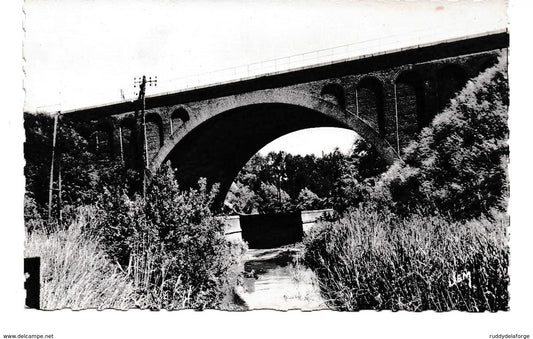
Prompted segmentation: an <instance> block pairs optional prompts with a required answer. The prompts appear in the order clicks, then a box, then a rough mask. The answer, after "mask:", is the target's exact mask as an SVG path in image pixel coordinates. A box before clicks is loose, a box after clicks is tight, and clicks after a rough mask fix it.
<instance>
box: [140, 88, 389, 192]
mask: <svg viewBox="0 0 533 339" xmlns="http://www.w3.org/2000/svg"><path fill="white" fill-rule="evenodd" d="M265 92H266V94H268V95H265ZM313 127H340V128H347V129H351V130H353V131H355V132H356V133H358V134H359V135H360V136H361V137H363V138H364V139H365V140H367V141H368V142H369V143H371V144H373V145H374V146H375V147H376V150H377V151H378V152H379V153H380V155H381V156H382V158H383V159H384V160H385V161H386V162H387V163H389V164H390V163H392V162H394V161H395V160H396V159H397V158H398V157H397V154H396V153H395V151H394V149H393V148H392V147H391V146H390V145H389V144H388V143H387V142H386V141H385V140H384V139H383V138H381V137H380V135H379V132H378V131H376V130H374V129H373V128H372V127H371V126H370V125H369V124H368V123H366V122H365V121H364V120H362V119H360V118H358V117H356V116H355V115H353V114H351V113H350V112H347V111H346V110H343V109H340V108H339V106H338V105H335V104H333V103H330V102H328V101H326V100H323V99H320V98H316V97H313V96H309V95H306V94H303V93H297V92H289V91H287V90H282V89H272V90H269V91H262V92H261V93H260V94H258V93H254V92H250V93H245V94H243V95H239V96H238V97H231V98H222V99H221V102H217V103H216V105H213V106H208V107H205V108H204V109H203V111H201V112H198V113H197V114H195V115H194V117H193V116H191V120H190V121H189V123H188V124H185V125H183V126H182V128H180V129H178V130H176V131H175V132H174V133H173V135H172V137H171V138H170V139H168V140H167V141H166V142H165V144H164V145H163V147H162V148H161V149H160V150H159V152H158V154H157V155H156V156H155V157H154V158H153V160H152V162H151V165H150V173H155V172H156V171H157V169H158V168H159V167H160V166H161V164H162V163H163V162H166V161H170V162H171V164H172V167H174V168H177V175H178V182H179V183H180V185H181V186H182V187H185V188H186V187H190V186H192V185H194V184H195V183H196V182H197V180H198V178H200V177H205V178H207V180H208V183H211V184H212V183H219V184H220V190H219V196H218V197H217V199H216V203H217V202H218V203H221V202H222V201H223V200H224V197H225V196H226V193H227V191H228V190H229V187H230V185H231V183H232V182H233V180H234V178H235V176H236V175H237V174H238V172H239V171H240V169H241V168H242V167H243V166H244V165H245V164H246V162H247V161H248V160H249V159H250V158H251V157H252V156H253V155H254V154H255V153H257V152H258V151H259V150H260V149H261V148H262V147H263V146H265V145H267V144H268V143H270V142H271V141H273V140H275V139H277V138H279V137H281V136H283V135H285V134H288V133H291V132H294V131H298V130H302V129H306V128H313Z"/></svg>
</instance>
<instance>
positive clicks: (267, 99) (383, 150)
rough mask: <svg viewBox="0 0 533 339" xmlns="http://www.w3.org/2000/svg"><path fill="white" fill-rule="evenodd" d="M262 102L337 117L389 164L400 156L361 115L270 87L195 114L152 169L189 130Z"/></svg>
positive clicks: (168, 142)
mask: <svg viewBox="0 0 533 339" xmlns="http://www.w3.org/2000/svg"><path fill="white" fill-rule="evenodd" d="M260 104H286V105H291V106H297V107H301V108H304V109H310V110H314V111H316V112H319V113H320V114H323V115H326V116H328V117H329V118H332V119H334V120H335V121H337V122H339V123H340V124H341V125H343V126H345V127H346V128H348V129H352V130H353V131H354V132H356V133H357V134H359V135H360V136H361V137H362V138H364V139H365V140H366V141H367V142H369V143H371V144H372V145H374V147H375V148H376V150H377V151H378V153H379V154H380V155H381V156H382V158H383V159H384V160H385V161H386V162H387V163H389V164H392V163H393V162H394V161H395V160H397V159H399V157H398V155H397V153H396V152H395V150H394V148H393V147H392V146H391V145H390V144H389V143H388V142H387V141H386V140H385V139H383V138H382V137H381V136H380V135H379V132H378V131H376V130H375V129H374V128H372V127H371V126H370V125H369V124H368V123H367V122H366V121H364V120H363V119H361V118H359V117H357V116H356V115H355V114H353V113H352V112H349V111H347V110H345V109H342V108H341V107H339V105H335V104H334V103H331V102H329V101H327V100H324V99H322V98H319V97H315V96H312V95H310V94H308V93H305V92H300V91H291V90H287V89H269V90H261V91H257V92H248V93H244V94H240V95H237V96H230V97H224V98H219V99H218V100H214V101H212V102H210V103H209V104H207V105H205V106H204V107H202V108H201V109H199V110H197V111H195V114H194V115H191V117H190V120H189V121H187V123H186V124H184V125H182V126H181V127H180V128H179V129H177V130H176V131H174V133H173V134H172V135H171V136H170V137H169V138H168V139H166V140H165V142H164V144H163V146H162V147H161V148H160V149H159V151H158V152H157V153H156V154H155V156H154V157H153V158H152V160H151V162H150V165H149V171H150V173H155V172H156V171H157V169H158V168H159V167H160V166H161V165H162V164H163V163H164V162H165V161H166V159H167V157H168V155H169V154H170V152H171V151H172V150H173V149H174V147H176V145H178V143H180V141H181V140H183V139H184V138H185V137H186V136H187V135H188V134H189V133H191V132H192V131H193V130H195V129H197V128H201V127H202V124H203V123H204V122H207V121H208V120H209V119H211V118H213V117H215V116H218V115H220V114H223V113H224V112H226V111H230V110H233V109H236V108H240V107H245V106H251V105H260Z"/></svg>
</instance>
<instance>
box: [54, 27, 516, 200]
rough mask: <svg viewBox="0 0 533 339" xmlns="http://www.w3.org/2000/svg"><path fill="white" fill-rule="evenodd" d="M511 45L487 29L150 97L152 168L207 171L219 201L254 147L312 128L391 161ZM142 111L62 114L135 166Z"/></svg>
mask: <svg viewBox="0 0 533 339" xmlns="http://www.w3.org/2000/svg"><path fill="white" fill-rule="evenodd" d="M508 44H509V35H508V33H507V32H506V31H501V32H493V33H488V34H485V35H482V36H476V37H466V38H461V39H456V40H452V41H444V42H436V43H433V44H428V45H424V46H413V47H409V48H404V49H401V50H393V51H389V52H384V53H380V54H374V55H366V56H361V57H357V58H354V59H349V60H342V61H338V62H332V63H328V64H320V65H316V66H312V67H305V68H301V69H294V70H289V71H284V72H278V73H270V74H265V75H262V76H258V77H253V78H247V79H240V80H238V81H232V82H227V83H221V84H216V85H210V86H205V87H199V88H193V89H188V90H184V91H178V92H173V93H166V94H162V95H154V96H147V97H146V108H147V109H146V131H147V133H146V137H147V141H148V142H147V146H148V161H149V166H148V167H149V173H155V171H157V169H158V168H159V167H160V166H161V164H162V163H164V162H166V161H170V162H171V163H172V166H173V167H175V168H177V169H178V172H177V173H178V180H179V182H180V183H181V184H182V185H183V186H185V187H187V186H190V185H192V184H194V183H196V182H197V180H198V178H200V177H206V178H207V179H208V181H209V182H211V183H215V182H217V183H220V187H221V190H220V191H221V197H220V198H221V199H223V198H224V196H225V194H226V192H227V190H228V189H229V187H230V185H231V183H232V181H233V179H234V178H235V176H236V175H237V173H238V171H239V170H240V169H241V168H242V167H243V166H244V165H245V164H246V162H247V161H248V160H249V159H250V157H252V156H253V155H254V154H255V153H256V152H257V151H258V150H260V149H261V148H262V147H263V146H265V145H266V144H268V143H269V142H271V141H273V140H275V139H276V138H278V137H280V136H282V135H285V134H287V133H290V132H293V131H297V130H300V129H305V128H311V127H341V128H348V129H352V130H354V131H355V132H356V133H358V134H359V135H360V136H361V137H363V138H364V139H366V140H367V141H369V142H370V143H372V144H373V145H374V146H375V147H376V149H377V150H378V151H379V152H380V154H381V155H382V156H383V158H384V159H385V160H386V161H387V162H389V163H392V162H393V161H394V160H395V159H397V158H401V156H402V148H403V147H404V146H406V144H407V143H408V142H409V140H411V139H412V138H413V137H414V136H415V135H416V134H417V133H418V132H419V131H420V130H421V129H422V128H423V127H424V126H427V125H428V124H429V123H430V122H431V120H432V118H433V117H434V116H435V114H437V113H438V112H439V111H440V110H442V109H443V108H444V107H445V106H446V105H447V104H448V103H449V101H450V99H451V98H452V97H453V95H454V94H455V93H456V92H457V91H459V90H460V89H461V88H462V87H463V86H464V85H465V84H466V82H467V81H468V79H470V78H472V77H474V76H476V75H477V74H479V73H480V72H482V71H483V70H484V69H486V68H488V67H490V66H491V65H493V64H494V63H495V62H496V61H497V59H498V57H499V56H500V55H503V57H506V55H507V48H508ZM139 108H140V107H139V104H138V103H137V102H136V101H124V102H119V103H113V104H108V105H103V106H98V107H90V108H84V109H77V110H72V111H68V112H63V116H64V117H67V118H72V119H84V120H93V121H95V123H94V126H95V127H94V131H93V134H92V136H91V140H93V144H94V147H95V148H96V149H98V151H99V152H103V153H105V154H106V156H107V155H109V156H112V157H122V159H124V161H125V162H126V163H128V164H131V165H133V164H134V163H135V161H137V162H138V161H139V160H138V159H139V154H141V155H142V138H143V133H142V129H141V128H140V127H139V126H140V124H139V121H140V119H139V113H138V111H139ZM135 159H137V160H135Z"/></svg>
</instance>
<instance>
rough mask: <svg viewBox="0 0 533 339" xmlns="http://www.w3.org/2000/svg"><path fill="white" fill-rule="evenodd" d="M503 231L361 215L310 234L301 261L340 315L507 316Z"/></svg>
mask: <svg viewBox="0 0 533 339" xmlns="http://www.w3.org/2000/svg"><path fill="white" fill-rule="evenodd" d="M507 226H508V219H507V217H505V216H504V215H502V214H498V215H494V216H492V217H491V218H487V217H482V218H480V219H477V220H472V221H468V222H466V224H460V223H458V222H449V221H447V220H445V219H444V218H443V217H424V216H419V215H415V216H412V217H410V218H408V219H401V218H399V217H396V216H394V215H392V214H387V213H382V212H378V211H368V210H365V209H364V208H359V209H355V210H352V211H350V212H349V213H347V214H346V216H345V217H344V218H342V219H341V220H340V221H337V222H324V223H323V224H322V225H321V226H320V227H318V228H317V229H316V230H314V231H313V232H312V233H311V234H310V235H309V236H308V237H307V238H306V239H305V240H304V242H305V247H306V254H305V259H306V262H307V264H308V265H309V266H310V267H311V268H312V269H313V270H314V271H315V272H316V273H317V276H318V278H319V281H320V286H321V292H322V294H323V296H324V297H325V298H326V299H327V302H328V306H330V307H332V308H335V309H338V310H347V311H353V310H361V309H377V310H385V309H387V310H395V311H396V310H409V311H422V310H436V311H448V310H463V311H471V312H481V311H498V310H507V309H508V301H509V294H508V290H507V287H508V284H509V276H508V273H507V267H508V260H509V248H508V245H507V239H508V238H507Z"/></svg>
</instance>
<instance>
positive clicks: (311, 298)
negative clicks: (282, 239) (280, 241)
mask: <svg viewBox="0 0 533 339" xmlns="http://www.w3.org/2000/svg"><path fill="white" fill-rule="evenodd" d="M299 255H300V250H299V249H298V247H297V246H296V245H289V246H283V247H278V248H272V249H250V250H248V251H247V252H246V253H245V255H244V258H243V262H244V275H245V278H244V286H240V287H239V288H238V290H237V292H238V294H239V296H240V297H241V298H242V299H243V301H244V302H245V303H246V306H247V307H248V309H250V310H254V309H276V310H290V309H301V310H321V309H327V307H326V305H325V302H324V300H323V298H322V297H321V296H320V292H319V288H318V282H317V280H316V277H315V275H314V273H313V271H311V270H310V269H309V268H307V267H305V266H304V265H303V264H301V263H300V261H301V260H300V259H299Z"/></svg>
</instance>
